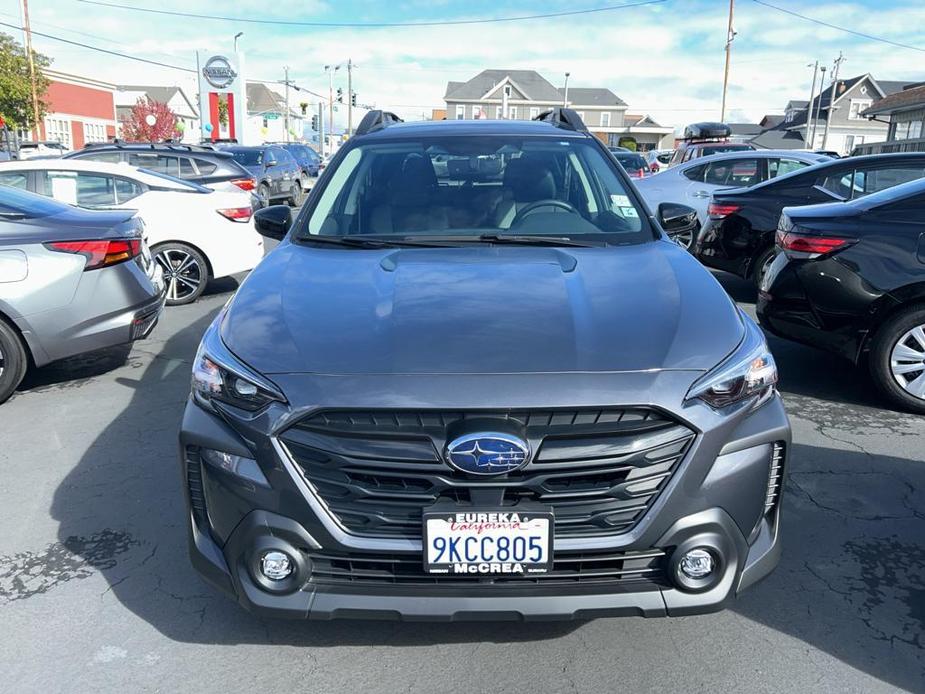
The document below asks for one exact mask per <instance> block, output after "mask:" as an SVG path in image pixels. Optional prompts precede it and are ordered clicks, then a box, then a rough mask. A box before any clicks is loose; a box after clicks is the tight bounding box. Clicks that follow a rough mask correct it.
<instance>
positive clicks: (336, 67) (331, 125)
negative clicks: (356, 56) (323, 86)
mask: <svg viewBox="0 0 925 694" xmlns="http://www.w3.org/2000/svg"><path fill="white" fill-rule="evenodd" d="M338 70H340V63H338V64H337V65H325V66H324V71H325V72H327V73H328V119H329V120H328V128H329V129H330V131H331V132H332V133H333V132H334V73H335V72H337V71H338Z"/></svg>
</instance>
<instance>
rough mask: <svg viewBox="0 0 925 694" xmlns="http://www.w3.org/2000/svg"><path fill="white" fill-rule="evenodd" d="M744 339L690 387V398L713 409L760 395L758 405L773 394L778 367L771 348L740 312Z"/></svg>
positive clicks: (758, 329)
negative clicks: (723, 359) (734, 349)
mask: <svg viewBox="0 0 925 694" xmlns="http://www.w3.org/2000/svg"><path fill="white" fill-rule="evenodd" d="M740 314H741V316H742V321H743V322H744V324H745V339H744V340H742V342H741V344H740V345H739V346H738V347H737V348H736V351H735V352H733V354H732V355H731V356H730V357H728V358H727V359H726V360H725V361H723V362H722V363H721V364H720V365H719V366H717V367H716V368H715V369H713V370H712V371H710V373H708V374H707V375H705V376H704V377H703V378H701V379H700V380H699V381H697V382H696V383H694V385H693V386H691V389H690V391H689V392H688V394H687V397H688V399H691V398H699V399H700V400H703V401H704V402H705V403H707V404H708V405H710V406H711V407H716V408H720V407H726V406H727V405H731V404H733V403H736V402H740V401H742V400H746V399H748V398H751V397H755V396H757V400H756V402H755V404H756V405H758V404H760V403H761V402H764V400H765V399H766V398H768V397H770V395H771V393H773V392H774V385H775V384H776V383H777V364H775V363H774V357H772V356H771V352H770V350H769V349H768V344H767V342H766V341H765V339H764V333H762V332H761V329H760V328H759V327H758V326H757V325H755V322H754V321H753V320H752V319H751V318H749V317H748V316H747V315H745V314H744V313H741V312H740Z"/></svg>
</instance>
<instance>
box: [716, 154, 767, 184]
mask: <svg viewBox="0 0 925 694" xmlns="http://www.w3.org/2000/svg"><path fill="white" fill-rule="evenodd" d="M704 166H705V167H706V168H705V170H704V174H703V182H704V183H709V184H711V185H716V186H751V185H754V184H755V183H757V182H758V160H757V159H731V160H726V161H711V162H709V163H707V164H705V165H704Z"/></svg>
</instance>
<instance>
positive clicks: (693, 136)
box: [684, 123, 732, 140]
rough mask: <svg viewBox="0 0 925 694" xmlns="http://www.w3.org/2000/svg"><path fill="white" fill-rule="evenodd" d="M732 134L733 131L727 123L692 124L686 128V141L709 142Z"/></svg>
mask: <svg viewBox="0 0 925 694" xmlns="http://www.w3.org/2000/svg"><path fill="white" fill-rule="evenodd" d="M731 134H732V130H731V129H730V128H729V126H728V125H726V124H725V123H691V124H690V125H688V126H687V127H686V128H684V139H685V140H707V139H710V138H718V137H729V136H730V135H731Z"/></svg>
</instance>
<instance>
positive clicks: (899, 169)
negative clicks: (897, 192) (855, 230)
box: [854, 164, 925, 197]
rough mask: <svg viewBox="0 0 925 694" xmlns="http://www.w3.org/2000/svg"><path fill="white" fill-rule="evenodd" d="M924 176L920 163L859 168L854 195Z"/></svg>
mask: <svg viewBox="0 0 925 694" xmlns="http://www.w3.org/2000/svg"><path fill="white" fill-rule="evenodd" d="M923 176H925V166H923V165H922V164H918V165H913V164H906V165H902V166H890V167H879V168H871V169H867V170H859V171H858V172H857V173H856V174H855V181H854V188H855V197H861V196H863V195H870V194H871V193H876V192H878V191H881V190H886V189H887V188H892V187H893V186H898V185H899V184H900V183H908V182H909V181H914V180H916V179H917V178H922V177H923Z"/></svg>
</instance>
